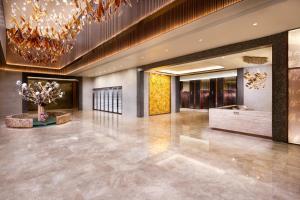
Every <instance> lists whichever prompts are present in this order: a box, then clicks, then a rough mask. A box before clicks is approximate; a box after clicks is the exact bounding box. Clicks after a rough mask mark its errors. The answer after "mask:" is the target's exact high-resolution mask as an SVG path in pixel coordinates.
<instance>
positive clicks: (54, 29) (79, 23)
mask: <svg viewBox="0 0 300 200" xmlns="http://www.w3.org/2000/svg"><path fill="white" fill-rule="evenodd" d="M130 5H131V4H130V0H24V1H15V2H14V3H12V4H11V9H12V10H11V11H12V14H11V18H12V20H11V27H9V28H8V30H7V36H8V39H9V46H10V48H11V50H12V51H13V52H14V53H17V54H18V55H20V56H21V57H22V58H23V59H24V60H25V61H26V62H29V63H37V64H49V63H56V62H57V61H58V59H59V58H60V57H61V56H62V55H65V54H67V53H69V52H70V51H71V50H72V48H73V46H74V43H75V41H76V38H77V35H78V34H79V32H80V31H81V30H82V27H83V26H84V25H85V23H86V22H88V23H91V22H93V21H96V22H101V21H105V20H106V19H108V18H109V17H110V16H111V15H113V14H115V13H117V12H119V10H120V8H121V7H122V6H130Z"/></svg>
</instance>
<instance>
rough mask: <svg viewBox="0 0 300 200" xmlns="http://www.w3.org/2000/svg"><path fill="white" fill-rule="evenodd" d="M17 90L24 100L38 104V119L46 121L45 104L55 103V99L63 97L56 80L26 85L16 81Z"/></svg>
mask: <svg viewBox="0 0 300 200" xmlns="http://www.w3.org/2000/svg"><path fill="white" fill-rule="evenodd" d="M16 84H17V91H18V93H19V95H21V96H22V98H23V99H24V100H25V101H30V102H33V103H34V104H36V105H38V121H46V120H47V116H48V115H47V113H46V112H45V106H46V105H47V104H51V103H56V100H58V99H60V98H62V97H63V94H64V93H63V92H62V91H61V89H60V86H59V84H58V83H57V82H55V81H53V82H51V83H49V82H47V83H45V84H42V83H41V82H34V83H33V84H29V85H27V83H22V82H21V81H17V83H16Z"/></svg>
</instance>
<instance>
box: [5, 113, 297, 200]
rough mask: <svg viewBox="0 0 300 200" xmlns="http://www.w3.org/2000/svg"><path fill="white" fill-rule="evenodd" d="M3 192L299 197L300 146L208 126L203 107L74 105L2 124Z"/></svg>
mask: <svg viewBox="0 0 300 200" xmlns="http://www.w3.org/2000/svg"><path fill="white" fill-rule="evenodd" d="M0 180H1V182H0V197H1V199H40V198H42V199H130V200H132V199H172V200H176V199H233V198H234V199H299V198H300V184H299V183H300V146H297V145H288V144H283V143H274V142H272V141H271V140H268V139H262V138H255V137H250V136H243V135H236V134H230V133H227V132H222V131H216V130H211V129H209V128H208V114H207V113H201V112H181V113H178V114H172V115H159V116H153V117H149V118H144V119H142V118H141V119H137V118H127V117H124V116H122V115H115V114H111V113H103V112H97V111H95V112H76V113H74V120H73V121H72V122H71V123H69V124H65V125H61V126H50V127H46V128H36V129H26V130H18V129H7V128H6V127H5V126H4V123H3V121H1V129H0Z"/></svg>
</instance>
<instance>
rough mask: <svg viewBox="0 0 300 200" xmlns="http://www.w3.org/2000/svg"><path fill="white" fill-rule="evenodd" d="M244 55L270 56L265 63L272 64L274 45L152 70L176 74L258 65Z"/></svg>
mask: <svg viewBox="0 0 300 200" xmlns="http://www.w3.org/2000/svg"><path fill="white" fill-rule="evenodd" d="M244 56H251V57H252V56H253V57H266V58H268V62H267V63H265V64H264V65H270V64H272V47H267V48H261V49H256V50H251V51H246V52H241V53H236V54H231V55H227V56H222V57H217V58H211V59H207V60H201V61H197V62H192V63H185V64H181V65H176V66H163V67H159V68H155V69H152V70H150V71H152V72H158V73H165V71H166V70H169V71H170V72H169V73H170V74H172V73H173V74H174V75H176V73H184V72H188V71H193V70H197V69H205V68H208V67H213V66H222V67H224V68H223V69H219V70H217V71H221V70H230V69H237V68H246V67H255V66H257V65H255V64H248V63H245V62H244V61H243V57H244ZM214 71H215V70H214ZM206 72H207V71H206ZM191 73H196V72H191ZM201 73H205V71H203V72H201ZM186 74H189V73H186Z"/></svg>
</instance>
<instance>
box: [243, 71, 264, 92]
mask: <svg viewBox="0 0 300 200" xmlns="http://www.w3.org/2000/svg"><path fill="white" fill-rule="evenodd" d="M267 76H268V74H267V73H266V72H264V73H261V72H257V73H251V72H246V73H245V74H244V78H245V79H246V80H247V83H246V87H247V88H249V89H255V90H259V89H261V88H265V86H266V80H267Z"/></svg>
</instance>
